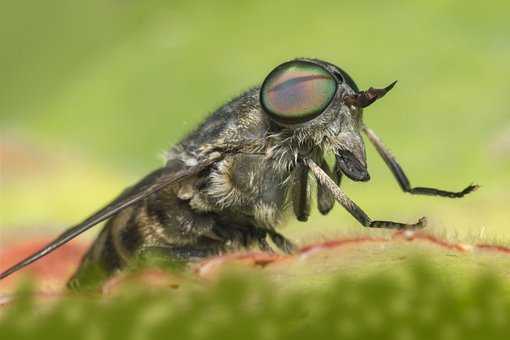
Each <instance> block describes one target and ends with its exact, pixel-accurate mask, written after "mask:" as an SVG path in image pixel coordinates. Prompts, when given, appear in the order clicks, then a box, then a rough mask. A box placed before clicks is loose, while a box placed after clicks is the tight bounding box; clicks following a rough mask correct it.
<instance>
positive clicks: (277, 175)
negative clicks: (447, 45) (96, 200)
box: [0, 58, 477, 287]
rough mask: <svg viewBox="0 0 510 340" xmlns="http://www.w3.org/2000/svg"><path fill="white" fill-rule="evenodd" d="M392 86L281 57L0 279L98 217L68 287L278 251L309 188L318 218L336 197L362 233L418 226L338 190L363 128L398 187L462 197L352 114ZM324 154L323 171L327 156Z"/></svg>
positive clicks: (356, 176) (304, 211) (353, 166)
mask: <svg viewBox="0 0 510 340" xmlns="http://www.w3.org/2000/svg"><path fill="white" fill-rule="evenodd" d="M395 83H396V82H393V83H391V84H390V85H389V86H387V87H385V88H381V89H376V88H369V89H368V90H366V91H360V90H359V89H358V86H357V85H356V83H355V82H354V81H353V80H352V78H351V77H350V76H349V75H348V74H347V73H346V72H345V71H343V70H342V69H341V68H339V67H337V66H335V65H333V64H331V63H328V62H326V61H322V60H317V59H306V58H299V59H294V60H291V61H288V62H285V63H283V64H281V65H279V66H277V67H276V68H275V69H273V70H272V71H271V72H270V73H269V75H268V76H267V77H266V78H265V80H264V81H263V83H262V85H261V86H257V87H254V88H252V89H250V90H248V91H246V92H245V93H243V94H242V95H240V96H239V97H237V98H235V99H233V100H232V101H230V102H229V103H227V104H225V105H224V106H222V107H221V108H219V109H218V110H217V111H215V112H214V113H213V114H212V115H210V116H209V117H208V118H207V119H206V120H205V121H204V122H203V123H202V124H201V125H200V126H199V127H198V128H197V129H196V130H194V131H193V132H191V133H190V134H189V135H188V136H187V137H185V138H184V139H183V140H182V141H181V142H180V143H178V144H177V145H175V146H174V147H172V148H171V149H170V150H169V151H168V153H167V154H166V164H165V165H164V166H163V167H161V168H160V169H157V170H155V171H154V172H152V173H151V174H149V175H148V176H146V177H145V178H143V179H142V180H141V181H140V182H138V183H136V184H135V185H133V186H131V187H129V188H127V189H126V190H125V191H124V192H123V193H121V194H120V195H119V196H118V197H117V198H115V199H114V200H113V201H112V202H111V203H110V204H108V205H106V206H105V207H104V208H102V209H101V210H99V211H98V212H96V213H95V214H93V215H92V216H90V217H89V218H87V219H86V220H84V221H83V222H81V223H79V224H77V225H76V226H73V227H71V228H70V229H68V230H67V231H65V232H64V233H63V234H61V235H60V236H59V237H57V238H56V239H55V240H54V241H53V242H51V243H50V244H48V245H47V246H46V247H44V248H43V249H41V250H40V251H38V252H36V253H35V254H33V255H31V256H29V257H28V258H26V259H25V260H23V261H21V262H19V263H18V264H16V265H14V266H12V267H11V268H9V269H8V270H6V271H5V272H3V273H2V274H0V279H1V278H5V277H6V276H8V275H10V274H12V273H13V272H15V271H18V270H19V269H21V268H23V267H25V266H26V265H28V264H30V263H32V262H34V261H36V260H37V259H39V258H41V257H43V256H45V255H47V254H48V253H50V252H52V251H53V250H55V249H56V248H58V247H60V246H62V245H63V244H64V243H66V242H68V241H69V240H71V239H73V238H74V237H76V236H77V235H79V234H81V233H82V232H84V231H86V230H87V229H89V228H91V227H92V226H94V225H96V224H98V223H100V222H102V221H105V220H106V221H107V222H106V224H105V226H104V227H103V229H102V231H101V232H100V233H99V236H98V237H97V238H96V240H95V241H94V243H93V244H92V246H91V247H90V249H89V250H88V252H87V253H86V254H85V255H84V257H83V259H82V262H81V264H80V266H79V268H78V270H77V271H76V273H75V274H74V276H73V277H72V278H71V280H70V285H71V286H74V287H79V286H80V284H81V283H82V282H83V281H84V280H85V276H86V275H85V274H86V273H88V272H91V271H95V272H100V273H102V274H101V275H102V278H106V277H108V276H110V275H111V274H112V273H114V272H116V271H118V270H120V269H122V268H123V267H125V266H126V264H127V263H129V261H130V259H133V258H137V257H140V256H144V255H146V254H151V253H158V254H159V255H160V256H163V257H164V258H165V259H168V261H183V262H188V261H193V260H196V259H202V258H204V257H208V256H213V255H218V254H222V253H225V252H229V251H232V250H237V249H242V248H247V247H252V246H258V247H259V248H260V249H262V250H264V251H272V249H271V246H270V244H269V243H268V240H271V241H272V243H273V244H274V245H275V246H276V247H277V248H279V249H280V250H282V251H283V252H286V253H291V252H292V251H293V249H294V248H295V246H294V244H293V243H292V242H291V241H289V240H288V239H287V238H285V237H284V236H283V235H282V234H281V233H279V232H278V231H277V227H278V226H279V225H280V224H281V221H282V218H283V217H284V215H285V214H286V212H287V211H290V210H292V211H293V213H294V215H295V216H296V218H297V219H298V220H299V221H306V220H307V219H308V216H309V214H310V209H311V208H310V206H311V203H310V201H311V184H312V183H311V182H312V181H313V179H315V182H316V183H317V205H318V210H319V211H320V212H321V213H322V214H327V213H328V212H329V211H330V210H331V209H332V208H333V206H334V202H335V201H337V202H338V203H340V205H341V206H343V207H344V208H345V209H346V210H347V211H348V212H349V213H350V214H351V215H352V216H353V217H354V218H355V219H356V220H357V221H358V222H359V223H360V224H361V225H363V226H364V227H368V228H390V229H406V228H411V229H415V228H422V227H424V226H425V224H426V219H425V218H421V219H419V220H418V221H417V222H416V223H410V224H408V223H401V222H393V221H379V220H374V219H372V218H370V217H369V216H368V215H367V214H366V213H365V212H364V211H363V210H362V209H361V208H360V207H359V206H358V205H357V204H356V203H354V202H353V201H352V200H351V199H349V197H348V196H347V195H346V194H345V193H344V192H343V191H342V189H341V188H340V183H341V180H342V178H343V177H344V176H346V177H348V178H349V179H351V180H353V181H368V180H369V179H370V176H369V173H368V170H367V161H366V154H365V146H364V143H363V139H362V136H361V135H362V133H364V134H366V136H367V137H368V140H369V141H370V142H371V143H372V144H373V145H374V146H375V148H376V150H377V152H378V153H379V154H380V156H381V157H382V158H383V160H384V162H385V163H386V164H387V166H388V167H389V169H390V170H391V172H392V173H393V175H394V176H395V178H396V180H397V181H398V184H399V185H400V187H401V188H402V190H403V191H405V192H407V193H410V194H418V195H432V196H443V197H450V198H457V197H462V196H464V195H466V194H468V193H470V192H472V191H474V190H475V189H477V186H476V185H469V186H467V187H466V188H465V189H464V190H462V191H460V192H450V191H444V190H439V189H434V188H424V187H412V186H411V184H410V181H409V179H408V178H407V176H406V175H405V173H404V171H403V169H402V168H401V166H400V165H399V164H398V163H397V161H396V159H395V157H394V156H393V155H392V154H391V153H390V151H389V150H388V149H387V148H386V147H385V146H384V145H383V143H382V142H381V140H380V139H379V137H378V136H377V135H376V134H375V133H374V132H373V131H372V130H370V129H369V128H368V127H367V126H366V125H365V124H364V123H363V119H362V118H363V109H364V108H366V107H367V106H369V105H371V104H372V103H374V102H375V101H376V100H378V99H380V98H381V97H383V96H384V95H385V94H386V93H387V92H388V91H390V90H391V89H392V88H393V86H394V85H395ZM328 154H329V155H331V156H332V158H333V157H334V164H333V165H330V164H329V163H328V162H327V161H326V155H328Z"/></svg>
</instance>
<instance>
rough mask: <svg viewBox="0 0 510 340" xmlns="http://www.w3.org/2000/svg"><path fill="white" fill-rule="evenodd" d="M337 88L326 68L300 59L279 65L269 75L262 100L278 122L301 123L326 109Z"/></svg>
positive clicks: (263, 105)
mask: <svg viewBox="0 0 510 340" xmlns="http://www.w3.org/2000/svg"><path fill="white" fill-rule="evenodd" d="M336 89H337V82H336V80H335V79H334V78H333V76H332V75H331V74H330V73H329V72H328V71H327V70H326V69H324V68H323V67H321V66H319V65H316V64H314V63H311V62H306V61H298V60H296V61H291V62H288V63H285V64H282V65H280V66H278V67H277V68H275V69H274V70H273V71H272V72H271V73H270V74H269V75H268V76H267V78H266V79H265V80H264V83H263V85H262V88H261V93H260V99H261V104H262V107H263V108H264V109H265V110H266V112H267V113H268V114H269V115H270V116H271V117H272V118H274V119H275V120H276V121H279V122H284V123H299V122H303V121H307V120H310V119H312V118H314V117H316V116H318V115H319V114H320V113H321V112H322V111H324V109H325V108H326V107H327V106H328V105H329V103H330V102H331V100H332V99H333V97H334V95H335V92H336Z"/></svg>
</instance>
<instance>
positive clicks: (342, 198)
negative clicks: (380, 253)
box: [305, 159, 427, 229]
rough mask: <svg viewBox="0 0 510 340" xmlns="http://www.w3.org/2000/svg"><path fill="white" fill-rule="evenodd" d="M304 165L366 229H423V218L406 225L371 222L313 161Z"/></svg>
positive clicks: (424, 221) (390, 222) (391, 222)
mask: <svg viewBox="0 0 510 340" xmlns="http://www.w3.org/2000/svg"><path fill="white" fill-rule="evenodd" d="M305 163H306V164H307V165H308V167H309V168H310V170H311V171H312V172H313V174H314V175H315V177H316V178H317V180H318V181H319V182H320V183H321V184H322V185H324V186H325V187H326V188H327V189H328V190H329V191H330V192H331V193H332V194H333V196H334V197H335V199H336V200H337V201H338V203H340V204H341V205H342V206H343V207H344V208H345V209H346V210H347V211H348V212H349V213H350V214H351V215H352V216H353V217H354V218H355V219H356V220H358V222H359V223H361V224H362V225H363V226H365V227H368V228H387V229H415V228H423V227H425V224H426V222H427V221H426V219H425V217H422V218H420V220H419V221H418V222H417V223H414V224H407V223H401V222H393V221H377V220H372V219H371V218H370V217H368V215H367V214H366V213H365V212H364V211H363V210H362V209H361V208H360V207H359V206H358V205H357V204H356V203H354V202H353V201H352V200H351V199H350V198H349V197H347V195H346V194H345V193H344V192H343V191H342V190H341V189H340V188H339V187H338V186H337V185H336V184H335V182H334V181H333V180H332V179H331V177H329V176H328V175H327V174H326V173H325V172H324V171H323V170H322V169H321V168H320V167H319V166H318V165H317V164H316V163H315V162H314V161H312V160H311V159H305Z"/></svg>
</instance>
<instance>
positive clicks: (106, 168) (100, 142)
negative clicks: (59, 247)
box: [0, 0, 510, 243]
mask: <svg viewBox="0 0 510 340" xmlns="http://www.w3.org/2000/svg"><path fill="white" fill-rule="evenodd" d="M1 7H2V9H1V10H0V41H1V43H2V45H1V46H0V85H1V86H0V135H1V145H0V147H1V149H0V157H1V158H0V161H1V186H0V226H1V228H2V230H3V233H7V230H9V231H13V230H17V231H20V230H28V229H30V230H41V231H42V230H44V232H48V231H49V230H52V231H55V232H56V231H57V230H61V229H62V228H63V227H64V226H66V225H69V224H71V223H74V222H77V221H78V220H80V219H82V218H84V217H85V216H86V215H87V214H89V213H90V212H92V211H94V210H96V209H97V208H98V207H99V206H100V205H102V204H103V203H105V202H107V201H108V200H109V199H111V198H112V197H113V196H115V195H116V194H117V193H118V192H119V191H121V190H122V189H123V188H124V187H125V186H127V185H129V184H130V183H132V182H134V181H136V180H137V179H138V178H140V177H142V176H143V175H144V174H145V173H147V172H149V171H150V170H151V169H154V168H156V167H158V166H160V165H161V164H162V157H160V155H161V154H162V152H163V151H164V150H165V149H167V148H168V147H169V146H171V145H172V144H174V143H175V142H177V141H178V140H179V139H180V138H182V137H183V136H184V135H185V134H186V133H187V132H188V131H190V130H191V129H192V128H193V127H194V126H195V125H196V124H197V123H198V122H200V121H201V120H202V119H203V118H204V117H205V116H206V115H207V114H208V113H210V112H212V111H213V110H215V109H216V108H217V107H218V106H220V105H221V104H223V103H224V102H225V101H227V100H229V99H230V98H232V97H234V96H236V95H238V94H239V93H240V92H242V91H243V90H245V89H247V88H248V87H250V86H252V85H255V84H257V83H259V82H260V81H261V80H263V78H264V77H265V76H266V74H267V73H268V72H269V71H270V70H271V69H272V68H273V67H274V66H275V65H277V64H279V63H281V62H282V61H285V60H287V59H290V58H294V57H299V56H306V57H316V58H321V59H325V60H328V61H330V62H332V63H334V64H337V65H339V66H341V67H342V68H344V69H345V70H347V71H348V72H349V73H350V74H351V76H352V77H353V78H354V79H355V80H356V81H357V83H358V85H359V86H360V87H361V88H367V87H369V86H383V85H386V84H388V83H389V82H391V81H393V80H395V79H398V81H399V83H398V86H397V87H396V88H395V89H394V90H393V91H392V93H391V94H390V95H389V96H387V97H385V98H384V100H382V101H380V102H378V103H377V104H375V105H373V106H372V107H370V108H369V109H368V110H366V114H365V121H366V123H367V124H368V125H369V126H370V127H372V128H373V129H374V130H375V131H376V132H377V133H378V134H379V135H380V136H381V137H382V138H383V140H384V141H385V143H386V144H387V145H388V146H389V147H390V148H391V149H392V150H393V152H394V153H395V154H396V156H397V158H398V159H399V161H400V162H401V164H402V165H403V167H404V168H405V170H406V171H407V173H408V175H409V177H410V179H411V182H412V183H413V184H414V185H419V186H437V187H440V188H444V189H451V190H460V189H462V188H463V187H464V186H465V185H467V184H469V183H471V182H476V183H479V184H481V185H482V188H481V190H479V191H478V192H476V193H474V194H473V195H471V196H469V197H467V198H465V199H462V200H447V199H440V198H430V197H411V196H409V195H406V194H403V193H402V192H401V191H400V189H399V187H398V185H397V183H396V182H395V181H394V179H393V177H392V176H391V174H390V173H389V171H388V170H387V168H386V167H385V166H384V164H383V162H382V160H381V159H379V157H378V156H377V155H376V154H375V152H374V150H373V148H372V147H371V146H370V145H367V149H368V157H369V167H370V173H371V176H372V181H371V182H370V183H363V184H360V183H350V182H348V181H345V190H346V191H347V193H348V194H349V195H350V196H351V197H352V198H353V199H354V200H355V201H356V202H357V203H359V205H360V206H362V207H363V208H364V209H366V211H367V212H368V213H369V214H370V215H371V216H372V217H374V218H379V219H390V218H392V219H400V220H403V221H413V220H415V219H416V218H418V217H420V216H423V215H425V216H428V217H429V220H430V230H432V231H436V232H439V233H446V234H448V235H460V237H461V238H463V239H466V240H473V237H476V238H477V239H478V238H484V239H491V240H498V241H502V242H506V241H508V240H510V223H509V222H508V220H509V218H510V212H509V211H508V202H509V198H510V197H509V194H508V186H509V184H510V175H509V171H510V112H509V107H510V96H509V93H510V80H509V77H508V75H509V74H510V72H509V66H508V63H509V60H510V24H509V20H508V13H509V10H510V3H509V2H508V1H504V0H494V1H483V2H482V1H466V0H464V1H461V0H449V1H448V0H446V1H445V0H429V1H416V2H404V1H391V0H390V1H360V0H357V1H315V2H310V1H302V2H301V1H296V0H293V1H278V2H275V1H250V2H248V1H246V2H241V1H134V0H132V1H121V0H115V1H113V0H101V1H99V0H90V1H86V2H83V1H70V0H68V1H65V0H57V1H41V2H38V1H17V2H10V3H7V2H3V3H2V5H1ZM287 225H288V228H287V229H286V230H285V231H284V233H285V234H287V235H290V236H291V237H293V238H294V239H296V240H298V241H299V242H301V243H306V242H310V240H314V239H317V238H321V237H332V236H334V235H335V234H338V233H344V232H358V231H359V232H361V229H362V228H360V227H359V226H358V225H357V223H356V222H355V221H354V220H353V219H352V218H351V216H349V215H348V214H346V213H345V211H343V210H342V209H341V208H339V207H338V206H337V207H336V209H335V210H334V211H333V212H332V213H331V214H330V215H329V216H327V217H322V216H320V214H318V213H317V212H316V211H314V212H313V214H312V217H311V220H310V221H309V222H308V223H306V224H303V223H298V222H295V221H294V220H293V219H289V223H288V224H287ZM13 228H15V229H13ZM25 228H26V229H25Z"/></svg>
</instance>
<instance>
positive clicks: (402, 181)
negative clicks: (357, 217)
mask: <svg viewBox="0 0 510 340" xmlns="http://www.w3.org/2000/svg"><path fill="white" fill-rule="evenodd" d="M363 131H364V132H365V133H366V135H367V137H368V139H369V140H370V142H372V144H373V145H374V146H375V148H376V150H377V152H378V153H379V155H381V157H382V159H384V162H385V163H386V165H387V166H388V167H389V168H390V170H391V172H392V173H393V175H394V176H395V178H396V179H397V181H398V184H399V185H400V187H401V188H402V190H403V191H404V192H408V193H410V194H414V195H430V196H442V197H449V198H459V197H463V196H464V195H467V194H469V193H470V192H472V191H475V190H476V189H478V185H469V186H468V187H466V188H465V189H464V190H462V191H459V192H452V191H445V190H440V189H434V188H423V187H416V188H413V187H411V183H410V182H409V179H408V178H407V176H406V174H405V173H404V170H402V167H400V165H399V164H398V162H397V160H396V159H395V157H394V156H393V155H392V154H391V152H390V151H389V150H388V149H387V148H386V147H385V146H384V144H383V143H382V141H381V140H380V139H379V137H377V135H376V134H375V133H374V131H372V130H370V129H369V128H367V127H366V126H365V127H363Z"/></svg>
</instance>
